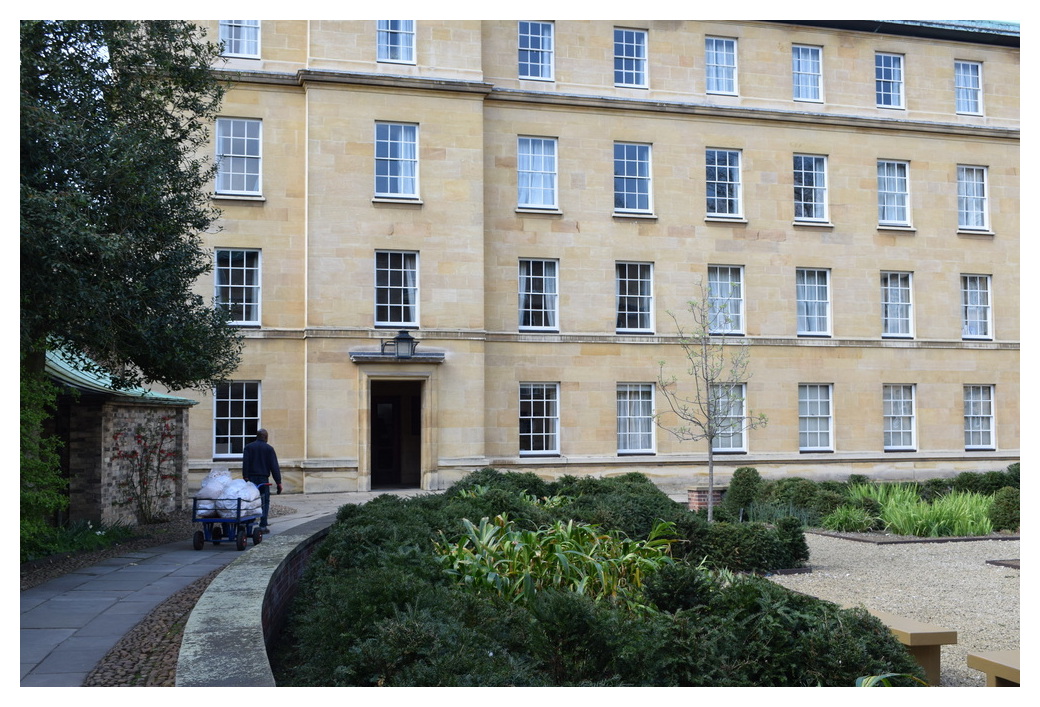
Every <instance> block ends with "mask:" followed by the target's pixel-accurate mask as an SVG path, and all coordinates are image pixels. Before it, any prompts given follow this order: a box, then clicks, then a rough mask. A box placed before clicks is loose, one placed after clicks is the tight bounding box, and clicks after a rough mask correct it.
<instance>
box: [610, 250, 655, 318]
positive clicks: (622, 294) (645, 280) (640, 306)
mask: <svg viewBox="0 0 1040 707" xmlns="http://www.w3.org/2000/svg"><path fill="white" fill-rule="evenodd" d="M614 302H615V306H614V312H615V326H616V331H617V333H619V334H648V333H653V331H654V265H653V263H636V262H627V261H621V262H617V263H615V264H614ZM633 318H634V319H635V324H636V326H631V325H632V323H633V321H632V320H633Z"/></svg>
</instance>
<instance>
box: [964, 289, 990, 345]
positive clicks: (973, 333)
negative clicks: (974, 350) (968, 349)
mask: <svg viewBox="0 0 1040 707" xmlns="http://www.w3.org/2000/svg"><path fill="white" fill-rule="evenodd" d="M989 283H990V278H989V276H988V275H962V276H961V325H962V336H963V337H964V338H966V339H989V338H992V333H991V331H990V295H989Z"/></svg>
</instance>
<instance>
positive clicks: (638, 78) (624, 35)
mask: <svg viewBox="0 0 1040 707" xmlns="http://www.w3.org/2000/svg"><path fill="white" fill-rule="evenodd" d="M614 83H615V84H616V85H618V86H646V32H644V31H642V30H635V29H615V30H614Z"/></svg>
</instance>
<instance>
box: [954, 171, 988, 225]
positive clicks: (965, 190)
mask: <svg viewBox="0 0 1040 707" xmlns="http://www.w3.org/2000/svg"><path fill="white" fill-rule="evenodd" d="M986 214H987V207H986V168H985V167H966V166H958V167H957V223H958V225H959V226H960V227H961V228H970V229H985V228H988V223H987V215H986Z"/></svg>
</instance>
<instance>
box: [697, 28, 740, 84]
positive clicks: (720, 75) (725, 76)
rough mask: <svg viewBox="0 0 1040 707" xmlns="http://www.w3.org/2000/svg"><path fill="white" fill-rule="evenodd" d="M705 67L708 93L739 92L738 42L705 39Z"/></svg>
mask: <svg viewBox="0 0 1040 707" xmlns="http://www.w3.org/2000/svg"><path fill="white" fill-rule="evenodd" d="M704 56H705V59H704V65H705V70H706V76H705V79H706V90H707V92H708V93H731V94H734V93H736V92H737V40H735V39H722V38H719V37H705V38H704Z"/></svg>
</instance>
